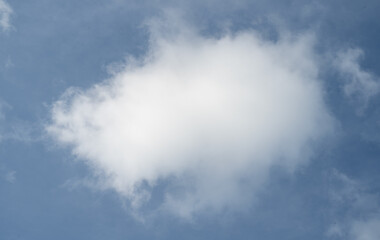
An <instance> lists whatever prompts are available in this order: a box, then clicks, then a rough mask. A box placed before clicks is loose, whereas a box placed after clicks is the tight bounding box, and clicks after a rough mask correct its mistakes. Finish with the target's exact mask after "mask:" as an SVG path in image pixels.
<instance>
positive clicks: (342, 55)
mask: <svg viewBox="0 0 380 240" xmlns="http://www.w3.org/2000/svg"><path fill="white" fill-rule="evenodd" d="M363 56H364V53H363V51H362V50H361V49H359V48H349V49H347V50H345V51H341V52H339V53H338V55H337V57H336V60H335V65H336V66H337V68H338V70H339V71H340V73H341V74H342V75H343V78H344V81H345V83H344V93H345V94H346V96H348V97H350V98H352V99H354V100H356V101H357V102H358V103H359V104H360V105H361V106H360V108H361V110H363V109H364V108H365V107H366V105H367V103H368V101H369V100H370V99H371V98H372V97H374V96H375V95H377V94H378V93H379V91H380V82H379V79H378V77H377V76H376V75H374V74H372V73H370V72H368V71H365V70H363V69H362V67H361V66H360V60H361V59H362V57H363Z"/></svg>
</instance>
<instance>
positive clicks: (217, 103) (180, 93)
mask: <svg viewBox="0 0 380 240" xmlns="http://www.w3.org/2000/svg"><path fill="white" fill-rule="evenodd" d="M163 26H165V25H159V24H158V25H154V24H153V25H152V27H151V33H152V34H151V41H150V43H151V46H150V50H149V51H148V53H147V55H146V56H145V58H143V59H141V60H135V61H129V63H128V64H126V66H125V68H124V69H123V70H122V71H120V72H118V73H117V74H115V75H114V76H113V77H112V78H111V79H108V80H107V81H105V82H104V83H102V84H97V85H95V86H93V87H92V88H91V89H88V90H85V91H81V90H78V89H69V90H67V92H66V93H65V94H64V95H63V96H62V98H61V99H60V100H59V101H57V102H56V103H55V104H54V105H53V107H52V110H51V111H52V121H51V123H50V125H49V126H47V131H48V132H49V134H51V135H52V136H53V137H54V138H55V139H56V140H57V141H58V142H60V143H62V144H66V145H69V146H70V147H71V148H72V150H73V153H74V154H75V155H76V156H77V157H78V158H79V159H83V161H85V162H86V163H87V164H88V165H89V166H90V167H91V168H92V169H94V173H95V175H96V176H98V177H99V176H100V177H102V179H103V181H104V182H102V183H103V185H102V187H103V188H111V189H114V190H115V191H117V192H118V193H119V194H121V195H122V196H124V197H125V198H127V199H129V200H130V202H131V205H132V206H134V207H135V208H136V209H138V208H139V206H141V205H142V204H144V203H145V202H146V201H148V200H149V199H150V198H151V194H152V189H153V188H155V187H157V185H159V184H160V183H162V182H165V184H161V185H160V186H161V187H160V189H162V188H163V189H164V195H165V196H164V200H163V202H162V204H161V207H160V208H161V209H165V210H169V211H171V212H173V213H174V214H177V215H179V216H182V217H185V218H186V217H191V216H192V215H193V214H196V213H199V212H205V210H207V211H215V212H220V211H223V210H226V209H227V210H228V209H234V210H235V209H239V208H245V207H246V206H248V204H249V202H250V201H251V200H252V197H253V196H254V194H255V193H256V192H257V191H258V190H259V189H260V187H262V185H263V183H265V181H266V180H267V178H268V175H269V172H270V169H271V167H273V166H281V167H283V168H284V169H285V170H287V171H290V172H291V171H293V170H294V169H295V168H296V167H297V166H299V164H302V163H305V162H306V161H307V159H308V156H309V154H310V151H311V150H312V146H311V145H312V143H313V142H314V141H317V140H319V139H320V138H321V137H323V136H324V135H325V134H326V133H327V132H328V131H329V130H331V118H330V116H329V114H328V112H327V111H326V107H325V104H324V102H323V94H322V88H321V86H320V84H319V82H318V79H317V78H318V66H317V64H316V62H315V60H314V53H313V38H312V37H310V36H309V35H303V36H298V37H289V36H287V37H283V38H281V39H280V40H279V41H277V42H272V41H268V40H264V39H262V38H260V36H259V34H258V33H256V32H254V31H246V32H240V33H238V34H235V35H232V34H231V35H226V36H224V37H222V38H218V39H214V38H205V37H203V36H200V35H199V34H197V33H196V32H195V31H192V30H189V29H190V28H187V27H185V26H183V25H180V26H177V27H178V28H166V27H163ZM184 29H186V31H185V30H184Z"/></svg>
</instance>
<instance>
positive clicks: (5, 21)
mask: <svg viewBox="0 0 380 240" xmlns="http://www.w3.org/2000/svg"><path fill="white" fill-rule="evenodd" d="M12 13H13V10H12V8H11V7H10V6H9V4H8V3H7V2H6V1H4V0H0V27H1V28H2V29H3V31H8V30H9V29H10V28H11V27H12V26H11V23H10V17H11V15H12Z"/></svg>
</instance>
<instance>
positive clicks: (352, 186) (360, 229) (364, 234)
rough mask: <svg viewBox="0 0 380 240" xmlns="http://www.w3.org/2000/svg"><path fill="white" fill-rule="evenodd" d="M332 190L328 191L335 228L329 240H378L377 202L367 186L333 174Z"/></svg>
mask: <svg viewBox="0 0 380 240" xmlns="http://www.w3.org/2000/svg"><path fill="white" fill-rule="evenodd" d="M332 178H334V180H335V183H336V184H335V187H333V188H332V191H331V199H332V200H333V209H332V210H333V212H334V214H333V215H332V216H331V217H332V219H334V218H335V219H334V224H332V225H331V226H330V228H329V229H328V231H327V235H328V236H329V237H330V238H331V239H349V240H375V239H380V231H379V229H380V228H379V227H380V205H379V198H378V196H377V195H376V194H372V193H371V191H370V189H369V186H365V185H364V184H363V183H361V182H359V181H356V180H354V179H352V178H350V177H348V176H346V175H344V174H343V173H340V172H338V171H334V172H333V174H332Z"/></svg>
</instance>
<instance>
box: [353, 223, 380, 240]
mask: <svg viewBox="0 0 380 240" xmlns="http://www.w3.org/2000/svg"><path fill="white" fill-rule="evenodd" d="M351 234H352V239H354V240H377V239H380V218H374V219H370V220H367V221H356V222H355V223H354V224H353V228H352V231H351Z"/></svg>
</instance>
